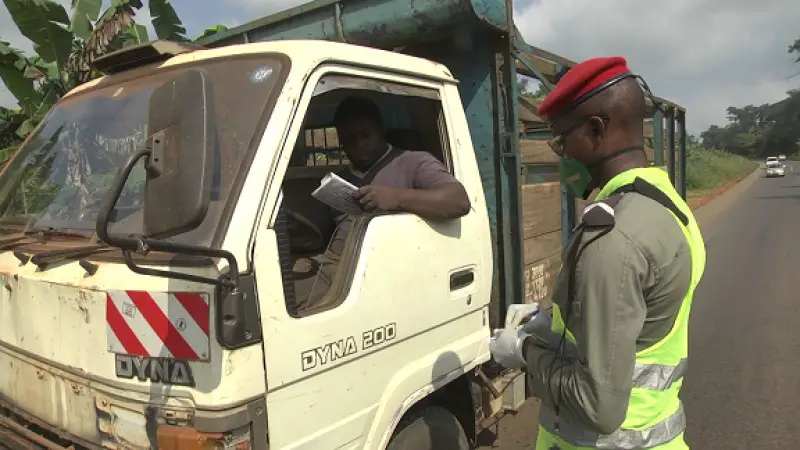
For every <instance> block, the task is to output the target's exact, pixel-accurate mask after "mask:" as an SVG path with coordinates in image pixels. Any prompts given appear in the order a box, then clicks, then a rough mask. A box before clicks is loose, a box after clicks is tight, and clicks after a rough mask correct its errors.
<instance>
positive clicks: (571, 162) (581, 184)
mask: <svg viewBox="0 0 800 450" xmlns="http://www.w3.org/2000/svg"><path fill="white" fill-rule="evenodd" d="M641 150H644V147H642V146H640V145H635V146H632V147H627V148H623V149H622V150H619V151H616V152H614V153H612V154H610V155H608V156H606V157H605V158H602V159H600V160H598V161H595V162H593V163H591V164H590V165H588V166H586V165H584V164H581V163H580V162H578V160H576V159H572V158H570V157H568V156H564V157H562V158H561V161H559V164H558V172H559V175H560V176H561V183H562V184H563V185H564V186H566V188H567V190H568V191H569V193H570V194H572V195H574V196H575V197H578V198H580V199H583V200H586V199H587V198H589V194H591V193H592V174H591V172H590V171H589V170H590V169H594V168H595V167H598V166H600V165H601V164H603V163H605V162H606V161H609V160H612V159H614V158H616V157H618V156H620V155H623V154H625V153H630V152H634V151H641Z"/></svg>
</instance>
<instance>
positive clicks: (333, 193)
mask: <svg viewBox="0 0 800 450" xmlns="http://www.w3.org/2000/svg"><path fill="white" fill-rule="evenodd" d="M357 190H358V188H357V187H355V186H354V185H353V184H351V183H350V182H348V181H346V180H345V179H343V178H342V177H340V176H339V175H336V174H335V173H333V172H329V173H328V174H327V175H325V176H324V177H322V180H321V181H320V183H319V187H318V188H317V189H315V190H314V192H312V193H311V196H312V197H314V198H315V199H317V200H319V201H321V202H322V203H325V204H326V205H328V206H330V207H331V208H334V209H336V210H339V211H341V212H343V213H345V214H364V210H363V209H361V205H360V204H359V203H358V201H356V199H354V198H353V194H354V193H355V192H356V191H357Z"/></svg>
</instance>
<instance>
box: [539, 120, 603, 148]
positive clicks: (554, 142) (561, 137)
mask: <svg viewBox="0 0 800 450" xmlns="http://www.w3.org/2000/svg"><path fill="white" fill-rule="evenodd" d="M592 119H600V120H602V121H603V124H604V125H607V124H608V122H609V120H610V119H609V118H608V117H603V116H588V117H581V118H579V119H578V120H577V121H576V122H575V123H573V124H572V125H570V126H569V128H567V129H566V130H564V131H562V132H561V133H560V134H558V135H557V136H555V137H554V138H552V139H550V140H549V141H547V145H549V146H550V149H551V150H553V152H554V153H555V154H556V155H558V156H559V157H563V156H564V141H566V140H567V137H568V136H569V135H570V134H571V133H572V132H573V131H575V130H577V129H578V128H580V127H581V126H583V125H585V124H587V123H589V122H591V121H592Z"/></svg>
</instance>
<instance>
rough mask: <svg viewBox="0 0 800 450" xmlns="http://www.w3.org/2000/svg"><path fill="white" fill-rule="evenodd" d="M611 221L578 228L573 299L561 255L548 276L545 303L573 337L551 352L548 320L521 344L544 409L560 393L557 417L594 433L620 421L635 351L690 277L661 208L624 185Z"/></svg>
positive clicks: (667, 321)
mask: <svg viewBox="0 0 800 450" xmlns="http://www.w3.org/2000/svg"><path fill="white" fill-rule="evenodd" d="M615 220H616V225H615V227H614V228H613V229H612V230H611V231H610V232H607V233H606V234H605V235H603V236H600V237H599V238H598V234H599V233H601V231H593V230H586V231H585V232H583V233H576V235H575V236H579V237H580V238H581V243H580V245H581V247H583V246H584V245H586V244H587V243H588V245H586V247H585V248H583V250H582V251H581V253H580V256H579V259H578V265H577V269H576V273H575V281H576V283H575V286H576V290H575V299H574V302H573V304H572V305H568V303H569V301H568V298H567V297H568V293H567V284H568V278H569V274H568V273H567V272H568V270H569V268H570V267H571V266H572V264H571V263H570V262H569V261H564V263H563V265H562V269H561V272H560V273H559V275H558V279H557V281H556V286H555V290H554V293H553V302H554V303H556V304H557V305H558V306H559V308H560V310H561V311H562V314H565V315H566V314H567V312H569V316H568V317H567V318H566V321H567V328H569V329H570V330H571V331H572V333H573V334H574V336H575V341H576V343H577V346H573V345H572V344H570V343H568V342H565V343H564V347H565V351H564V352H563V353H562V354H563V356H561V357H557V355H556V348H557V345H558V342H559V340H560V338H561V335H560V334H555V333H552V332H551V331H550V329H549V323H548V324H546V326H540V327H538V329H537V330H536V331H535V334H534V337H535V339H529V340H528V341H529V342H530V344H528V345H527V349H526V358H527V360H528V368H529V369H528V373H529V380H530V382H531V386H532V389H533V392H534V394H535V395H536V396H537V397H539V398H540V399H541V400H542V402H543V403H545V404H546V405H548V406H549V407H550V408H555V405H556V402H558V403H557V404H558V411H559V415H560V416H561V417H563V418H564V419H565V420H567V421H569V422H572V423H575V424H582V425H584V426H585V427H586V428H587V429H589V430H593V431H595V432H598V433H611V432H613V431H615V430H616V429H617V428H619V426H620V425H621V424H622V422H623V420H624V419H625V414H626V411H627V408H628V402H629V399H630V393H631V379H632V377H633V369H634V364H635V357H636V352H637V351H638V350H641V349H644V348H647V347H650V346H651V345H653V344H654V343H656V342H658V341H660V340H661V339H663V338H664V337H665V336H666V335H667V333H669V331H670V329H671V328H672V326H673V324H674V322H675V319H676V317H677V314H678V310H679V309H680V307H681V303H682V301H683V299H684V297H685V295H686V293H687V291H688V289H689V285H690V280H691V255H690V252H689V244H688V242H687V241H686V237H685V236H684V234H683V232H682V231H681V228H680V226H679V224H678V223H677V221H676V220H675V217H674V216H673V215H672V214H671V213H670V212H669V211H668V210H667V209H666V208H664V207H663V206H662V205H660V204H658V203H657V202H654V201H652V200H650V199H648V198H646V197H644V196H642V195H638V194H634V193H628V194H625V195H624V196H623V197H622V198H621V200H620V201H619V203H618V204H617V206H616V208H615ZM595 238H597V239H596V240H595ZM573 240H574V239H573ZM571 245H575V242H571V243H570V246H571ZM565 254H569V252H565ZM543 325H544V323H543Z"/></svg>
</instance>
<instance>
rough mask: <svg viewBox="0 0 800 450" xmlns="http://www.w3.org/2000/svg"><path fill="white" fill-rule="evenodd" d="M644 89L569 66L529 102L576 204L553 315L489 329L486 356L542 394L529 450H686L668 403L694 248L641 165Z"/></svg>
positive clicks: (604, 71)
mask: <svg viewBox="0 0 800 450" xmlns="http://www.w3.org/2000/svg"><path fill="white" fill-rule="evenodd" d="M645 94H646V95H648V96H650V97H651V98H652V94H650V91H649V89H648V88H647V84H646V83H644V81H643V80H642V79H641V78H640V77H638V76H636V75H634V74H632V73H631V72H630V70H629V69H628V67H627V63H626V61H625V59H624V58H621V57H611V58H595V59H590V60H587V61H585V62H583V63H581V64H578V65H576V66H575V67H573V68H572V69H571V70H570V71H569V72H567V73H566V74H565V75H564V77H563V78H562V79H561V80H560V81H559V82H558V84H557V85H556V86H555V88H554V89H553V91H552V92H551V93H550V94H549V95H548V96H547V97H546V98H545V99H544V101H543V102H542V103H541V105H540V106H539V110H538V114H539V115H540V116H542V117H546V118H547V119H548V120H550V125H551V129H552V132H553V135H554V136H555V138H554V139H552V141H551V142H550V144H551V147H552V149H553V150H554V151H555V152H556V153H557V154H558V155H559V156H560V157H561V161H560V172H561V182H562V183H563V184H564V185H565V186H566V187H567V189H569V191H570V192H572V193H573V194H575V195H576V196H577V197H580V198H584V199H586V198H587V197H588V195H589V193H590V192H592V191H593V190H594V189H599V192H598V194H597V196H596V200H595V202H594V203H592V204H590V205H589V206H587V207H586V209H585V210H584V214H583V217H582V219H581V223H580V224H579V225H578V227H577V228H576V229H575V233H574V235H573V238H572V239H571V240H570V242H569V243H568V245H567V248H566V250H565V253H564V257H563V258H562V259H563V265H562V269H561V272H560V273H559V275H558V279H557V281H556V286H555V290H554V293H553V298H552V300H553V306H552V309H550V310H547V311H542V312H540V313H539V314H538V315H537V316H536V317H535V319H533V320H532V321H530V322H528V323H527V324H525V325H524V326H523V327H522V328H521V329H509V328H507V329H502V330H498V331H496V332H495V335H494V337H493V340H492V345H491V347H492V354H493V357H494V358H495V360H496V361H497V362H498V363H500V364H502V365H504V366H507V367H514V368H522V367H525V368H526V369H527V372H528V380H529V383H530V384H531V387H532V391H533V393H534V394H535V395H536V396H537V397H539V398H540V399H541V400H542V406H541V411H540V417H539V424H540V425H539V437H538V440H537V444H536V448H537V449H539V450H552V449H562V450H567V449H594V448H603V449H659V450H673V449H687V448H688V447H687V445H686V443H685V441H684V438H683V431H684V428H685V422H686V419H685V416H684V412H683V408H682V405H681V401H680V400H679V398H678V393H679V391H680V388H681V385H682V381H683V377H684V375H685V373H686V368H687V355H688V352H687V349H688V344H687V331H688V320H689V309H690V307H691V304H692V297H693V294H694V289H695V287H696V286H697V283H698V282H699V281H700V278H701V276H702V274H703V269H704V267H705V245H704V243H703V239H702V237H701V235H700V230H699V229H698V227H697V223H696V222H695V219H694V217H693V216H692V213H691V210H690V209H689V207H688V206H687V205H686V203H685V202H684V201H683V200H682V199H681V197H680V195H679V194H678V193H677V192H676V190H675V188H674V186H673V185H672V183H671V182H670V180H669V177H668V175H667V173H666V172H665V171H664V170H663V169H661V168H657V167H649V164H648V161H647V155H646V153H645V151H644V133H643V122H642V119H643V118H644V115H645V113H646V102H645Z"/></svg>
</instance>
